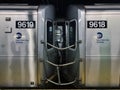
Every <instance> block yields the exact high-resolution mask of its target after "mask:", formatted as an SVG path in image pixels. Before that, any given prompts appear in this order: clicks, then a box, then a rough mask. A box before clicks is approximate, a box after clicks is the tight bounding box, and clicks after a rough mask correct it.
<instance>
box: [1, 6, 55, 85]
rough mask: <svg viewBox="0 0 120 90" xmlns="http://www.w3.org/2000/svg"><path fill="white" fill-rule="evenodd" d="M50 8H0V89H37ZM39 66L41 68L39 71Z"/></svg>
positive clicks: (51, 15)
mask: <svg viewBox="0 0 120 90" xmlns="http://www.w3.org/2000/svg"><path fill="white" fill-rule="evenodd" d="M53 14H54V13H53V7H52V6H39V7H38V6H26V5H22V6H21V5H13V6H10V5H7V6H0V34H1V35H0V87H36V86H37V85H39V84H41V80H42V79H43V76H44V75H43V68H42V64H43V63H42V60H43V58H44V56H43V53H44V51H43V49H44V48H43V45H42V44H41V42H40V41H42V40H44V35H45V31H44V29H45V22H46V19H50V20H53V17H54V16H53ZM39 66H40V67H39Z"/></svg>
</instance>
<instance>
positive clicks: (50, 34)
mask: <svg viewBox="0 0 120 90" xmlns="http://www.w3.org/2000/svg"><path fill="white" fill-rule="evenodd" d="M47 43H49V44H52V45H53V23H52V21H47ZM50 48H52V47H51V46H49V45H47V49H50Z"/></svg>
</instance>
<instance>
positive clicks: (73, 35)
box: [69, 21, 76, 49]
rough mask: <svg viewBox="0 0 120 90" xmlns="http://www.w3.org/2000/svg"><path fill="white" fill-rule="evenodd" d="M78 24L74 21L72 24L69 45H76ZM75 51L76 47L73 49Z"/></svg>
mask: <svg viewBox="0 0 120 90" xmlns="http://www.w3.org/2000/svg"><path fill="white" fill-rule="evenodd" d="M75 37H76V22H75V21H72V22H70V28H69V45H75V41H76V38H75ZM72 48H73V49H75V46H74V47H72Z"/></svg>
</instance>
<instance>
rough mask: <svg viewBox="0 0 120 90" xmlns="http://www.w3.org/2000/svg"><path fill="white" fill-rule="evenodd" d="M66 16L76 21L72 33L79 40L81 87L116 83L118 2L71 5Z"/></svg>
mask: <svg viewBox="0 0 120 90" xmlns="http://www.w3.org/2000/svg"><path fill="white" fill-rule="evenodd" d="M67 16H68V19H69V20H76V21H77V25H76V28H77V29H75V30H73V36H75V37H74V38H76V42H79V48H78V49H79V51H78V53H79V55H78V57H79V60H80V63H79V68H78V69H79V76H78V77H79V80H80V81H81V82H80V84H82V85H84V86H85V87H119V85H120V24H119V23H120V6H119V5H88V6H79V5H78V6H77V5H76V6H75V5H71V6H70V7H69V8H68V15H67ZM74 23H75V22H74ZM69 30H70V29H69ZM74 38H73V39H74ZM67 57H71V54H69V55H67Z"/></svg>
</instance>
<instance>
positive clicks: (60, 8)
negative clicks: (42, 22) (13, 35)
mask: <svg viewBox="0 0 120 90" xmlns="http://www.w3.org/2000/svg"><path fill="white" fill-rule="evenodd" d="M0 3H1V4H2V3H10V4H14V3H21V4H29V5H49V4H51V5H53V6H54V7H55V13H56V18H66V12H67V11H66V10H67V7H68V6H69V5H92V4H95V3H112V4H113V3H115V4H119V3H120V0H0Z"/></svg>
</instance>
